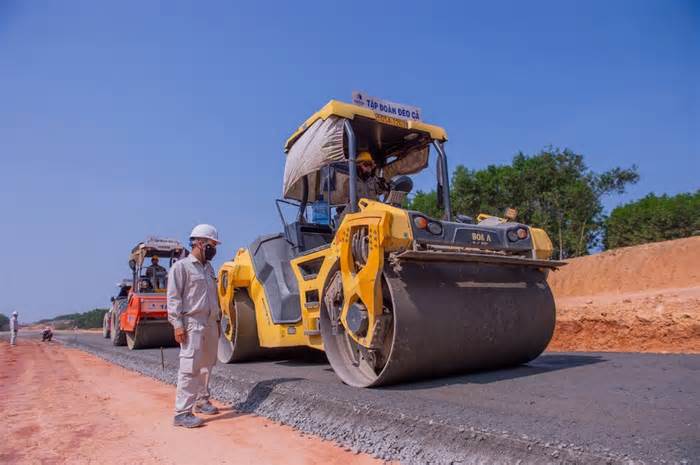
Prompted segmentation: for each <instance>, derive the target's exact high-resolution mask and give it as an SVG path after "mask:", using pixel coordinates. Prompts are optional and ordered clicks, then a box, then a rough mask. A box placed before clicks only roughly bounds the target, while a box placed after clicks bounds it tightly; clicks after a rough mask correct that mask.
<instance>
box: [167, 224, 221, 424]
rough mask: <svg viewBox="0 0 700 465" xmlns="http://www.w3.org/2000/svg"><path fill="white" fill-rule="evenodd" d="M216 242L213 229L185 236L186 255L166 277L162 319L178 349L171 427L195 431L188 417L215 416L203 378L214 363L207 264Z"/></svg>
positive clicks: (214, 313)
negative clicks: (187, 242) (165, 315)
mask: <svg viewBox="0 0 700 465" xmlns="http://www.w3.org/2000/svg"><path fill="white" fill-rule="evenodd" d="M219 243H220V242H219V234H218V232H217V230H216V228H215V227H214V226H211V225H208V224H200V225H197V226H195V227H194V229H193V230H192V233H191V234H190V247H191V248H192V253H191V254H190V255H189V256H187V257H186V258H183V259H181V260H178V261H177V263H175V264H174V265H173V266H172V267H171V268H170V274H169V276H168V293H167V297H168V320H169V321H170V324H172V325H173V328H174V330H175V340H176V341H177V342H178V343H179V344H180V369H179V371H178V375H177V393H176V395H175V418H174V421H173V424H174V425H175V426H184V427H186V428H195V427H197V426H201V425H202V423H203V421H202V419H201V418H198V417H196V416H195V415H193V414H192V410H193V409H194V411H195V412H197V413H203V414H205V415H215V414H217V413H219V410H218V409H217V408H216V407H215V406H214V405H212V404H211V402H209V376H210V374H211V370H212V369H213V368H214V365H215V364H216V350H217V346H218V340H219V320H220V317H219V303H218V296H217V292H216V275H215V274H214V269H213V268H212V266H211V263H210V261H211V259H212V258H214V255H216V246H217V245H219Z"/></svg>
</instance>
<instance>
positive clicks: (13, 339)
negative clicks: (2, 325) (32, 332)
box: [10, 312, 19, 346]
mask: <svg viewBox="0 0 700 465" xmlns="http://www.w3.org/2000/svg"><path fill="white" fill-rule="evenodd" d="M17 330H19V321H17V312H12V316H11V317H10V345H13V346H14V345H17Z"/></svg>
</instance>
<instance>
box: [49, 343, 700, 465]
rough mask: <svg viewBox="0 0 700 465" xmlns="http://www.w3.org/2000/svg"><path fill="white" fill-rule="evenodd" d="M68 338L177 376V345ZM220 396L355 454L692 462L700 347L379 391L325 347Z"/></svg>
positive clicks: (240, 381)
mask: <svg viewBox="0 0 700 465" xmlns="http://www.w3.org/2000/svg"><path fill="white" fill-rule="evenodd" d="M60 338H61V340H63V341H64V342H65V343H67V344H73V345H76V346H77V347H80V348H83V349H85V350H88V351H91V352H93V353H96V354H97V355H100V356H101V357H104V358H106V359H108V360H112V361H114V362H116V363H119V364H121V365H123V366H126V367H128V368H132V369H136V370H139V371H141V372H143V373H146V374H149V375H151V376H155V377H158V378H161V379H164V380H165V381H169V382H173V381H174V379H175V378H174V374H175V370H176V368H177V349H164V350H163V352H162V354H163V359H161V350H160V349H152V350H142V351H128V350H127V349H126V348H125V347H113V346H112V345H111V344H110V342H109V340H105V339H102V338H101V336H100V335H98V334H85V333H79V334H65V335H62V336H60ZM215 374H216V376H215V377H214V378H215V379H214V382H213V384H214V392H215V394H216V396H217V397H218V398H220V399H221V400H224V401H228V402H231V403H233V405H234V406H235V407H236V409H238V410H240V411H253V412H256V413H260V414H261V415H264V416H268V417H270V418H273V419H275V420H280V421H283V422H285V423H287V424H291V425H292V426H295V427H296V428H298V429H301V430H304V431H307V432H312V433H315V434H318V435H321V436H322V437H325V438H328V439H334V440H338V441H340V442H342V443H345V444H346V445H348V446H349V447H352V448H353V449H355V450H360V451H365V452H369V453H372V454H374V455H376V456H378V457H381V458H385V459H399V460H401V461H402V462H405V463H450V462H455V463H460V462H461V463H469V462H475V461H478V462H491V463H499V462H508V461H511V460H522V462H523V463H543V462H552V463H560V462H571V461H573V462H580V463H595V462H598V463H615V462H628V461H632V462H637V461H639V462H646V463H694V462H695V461H696V460H697V458H698V457H700V427H699V420H700V401H699V400H700V355H678V354H669V355H661V354H634V353H584V352H579V353H545V354H544V355H542V356H540V357H539V358H538V359H536V360H535V361H533V362H531V363H529V364H527V365H524V366H520V367H517V368H513V369H507V370H499V371H492V372H487V373H479V374H471V375H463V376H455V377H448V378H441V379H435V380H427V381H422V382H414V383H409V384H402V385H397V386H390V387H386V388H380V389H358V388H351V387H349V386H346V385H344V384H342V383H341V382H340V381H339V380H338V378H337V377H336V376H335V374H334V373H333V371H332V370H331V368H330V367H329V365H328V364H327V362H326V361H325V358H324V357H323V355H322V354H320V353H316V352H313V353H305V354H300V355H299V356H298V357H293V358H289V359H285V360H269V361H262V362H255V363H246V364H239V365H221V364H219V365H217V367H216V369H215Z"/></svg>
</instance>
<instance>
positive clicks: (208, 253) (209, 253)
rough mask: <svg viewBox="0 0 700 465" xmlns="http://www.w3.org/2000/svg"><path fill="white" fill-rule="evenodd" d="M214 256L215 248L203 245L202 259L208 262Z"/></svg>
mask: <svg viewBox="0 0 700 465" xmlns="http://www.w3.org/2000/svg"><path fill="white" fill-rule="evenodd" d="M215 256H216V247H214V246H213V245H211V244H207V245H205V246H204V259H205V260H206V261H208V262H209V261H211V259H212V258H214V257H215Z"/></svg>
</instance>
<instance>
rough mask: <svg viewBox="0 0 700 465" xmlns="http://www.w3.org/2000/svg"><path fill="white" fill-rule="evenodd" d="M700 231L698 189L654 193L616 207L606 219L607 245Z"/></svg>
mask: <svg viewBox="0 0 700 465" xmlns="http://www.w3.org/2000/svg"><path fill="white" fill-rule="evenodd" d="M698 231H700V190H697V191H695V193H683V194H678V195H674V196H672V197H669V196H667V195H661V196H656V195H654V194H653V193H652V194H649V195H647V196H646V197H644V198H642V199H639V200H637V201H635V202H630V203H627V204H625V205H621V206H619V207H616V208H615V209H614V210H613V211H612V212H611V213H610V216H609V217H608V218H607V220H606V221H605V238H604V244H605V247H606V248H610V249H612V248H615V247H625V246H628V245H636V244H644V243H647V242H657V241H666V240H670V239H679V238H682V237H688V236H692V235H693V234H697V233H698Z"/></svg>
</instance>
